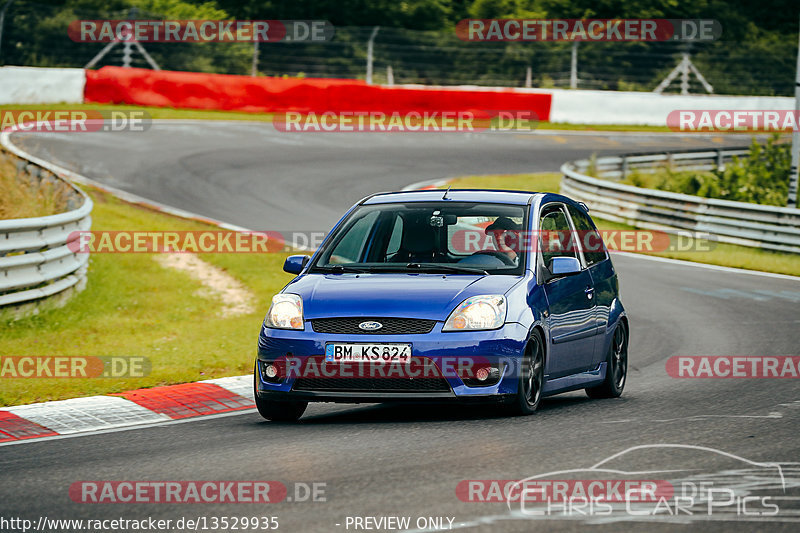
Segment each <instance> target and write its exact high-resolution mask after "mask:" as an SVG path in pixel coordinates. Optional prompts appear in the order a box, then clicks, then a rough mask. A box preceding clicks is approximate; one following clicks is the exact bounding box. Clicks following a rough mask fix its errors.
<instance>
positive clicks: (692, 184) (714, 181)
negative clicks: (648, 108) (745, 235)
mask: <svg viewBox="0 0 800 533" xmlns="http://www.w3.org/2000/svg"><path fill="white" fill-rule="evenodd" d="M778 139H779V136H778V135H773V136H772V137H771V138H770V139H768V140H767V143H766V144H765V145H761V144H759V143H758V142H757V141H756V140H755V139H753V142H752V144H751V145H750V153H749V154H748V155H747V156H746V157H743V158H738V157H734V158H733V161H732V162H731V163H729V164H727V165H725V166H724V167H723V168H722V169H718V170H713V171H708V172H698V171H691V170H675V169H673V168H670V167H668V166H665V167H663V168H661V169H659V170H657V171H656V172H653V173H643V172H638V171H637V172H633V173H632V174H631V175H630V176H629V177H628V178H627V179H626V180H625V182H626V183H629V184H630V185H634V186H636V187H646V188H649V189H658V190H662V191H670V192H678V193H683V194H691V195H692V196H702V197H704V198H719V199H721V200H732V201H735V202H748V203H753V204H763V205H777V206H785V205H786V200H787V199H788V194H789V168H790V166H791V145H790V144H788V143H779V142H778Z"/></svg>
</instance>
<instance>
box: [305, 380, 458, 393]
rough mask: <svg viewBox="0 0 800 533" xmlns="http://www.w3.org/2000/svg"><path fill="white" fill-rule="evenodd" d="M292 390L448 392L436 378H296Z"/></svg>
mask: <svg viewBox="0 0 800 533" xmlns="http://www.w3.org/2000/svg"><path fill="white" fill-rule="evenodd" d="M292 390H297V391H299V390H303V391H329V392H333V391H336V392H450V386H449V385H448V384H447V380H446V379H444V378H442V377H438V378H416V379H411V378H297V380H296V381H295V382H294V387H293V388H292Z"/></svg>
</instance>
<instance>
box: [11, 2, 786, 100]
mask: <svg viewBox="0 0 800 533" xmlns="http://www.w3.org/2000/svg"><path fill="white" fill-rule="evenodd" d="M123 18H125V19H130V18H134V19H165V18H167V17H164V16H163V15H159V14H157V13H144V12H141V11H133V12H131V11H122V12H120V11H116V12H113V11H109V12H103V13H101V12H81V11H80V10H75V9H70V10H65V9H64V8H62V7H58V6H45V5H38V4H34V3H29V2H15V3H13V4H11V6H10V7H9V9H8V12H7V13H6V17H5V28H4V31H3V34H2V44H0V63H2V64H6V65H32V66H63V67H84V66H86V65H87V64H88V63H89V62H90V61H91V60H92V59H93V58H94V57H95V56H96V55H97V54H98V53H99V52H100V51H101V50H102V49H103V47H104V46H105V45H104V44H103V43H78V42H74V41H72V40H71V39H70V38H69V37H68V35H67V27H68V25H69V23H70V22H72V21H74V20H76V19H92V20H99V19H123ZM373 31H374V28H373V27H341V26H340V27H337V28H336V30H335V35H334V37H333V39H332V40H330V41H327V42H322V43H319V42H317V43H310V42H309V43H304V42H277V43H260V44H259V46H258V47H255V46H254V45H253V44H250V43H202V44H194V43H142V45H143V46H144V48H145V49H146V51H147V52H148V53H149V54H150V56H152V58H153V60H154V61H155V62H156V63H157V64H158V65H159V66H160V68H162V69H165V70H182V71H197V72H215V73H226V74H251V73H253V72H255V73H256V74H257V75H268V76H290V77H326V78H328V77H333V78H350V79H364V78H365V77H366V75H367V56H368V53H367V50H368V42H369V40H370V36H371V35H372V33H373ZM795 45H796V43H794V42H791V40H787V41H786V42H783V41H776V42H770V44H769V46H765V45H764V44H763V42H759V41H725V40H720V41H715V42H710V43H691V44H689V43H680V42H653V43H645V42H628V43H621V42H599V43H598V42H584V43H580V44H577V45H574V44H573V43H567V42H535V43H534V42H528V43H522V42H509V43H490V42H466V41H462V40H460V39H459V38H458V37H457V36H456V34H455V32H447V31H438V32H433V31H415V30H407V29H399V28H388V27H381V28H379V30H378V32H377V34H376V35H375V39H374V44H373V62H372V64H373V72H374V74H373V81H374V82H375V83H398V84H399V83H419V84H426V85H462V84H468V85H482V86H500V87H524V86H532V87H542V88H554V87H565V88H568V87H573V88H579V89H605V90H633V91H653V90H654V89H655V88H656V87H657V86H658V85H659V83H660V82H661V81H662V80H663V79H664V78H666V77H667V76H668V75H669V74H670V72H671V71H672V70H673V69H675V68H676V67H677V66H678V65H679V64H680V63H681V60H682V58H683V57H684V54H689V58H690V59H691V62H692V64H693V65H694V66H695V67H696V68H697V70H698V71H699V72H700V73H701V74H702V76H703V77H704V78H705V79H706V80H707V81H708V83H709V84H710V85H711V86H712V87H713V91H714V93H717V94H740V95H756V94H758V95H785V96H789V95H791V94H793V90H794V81H793V77H794V66H795V59H796V57H795V54H796V49H795ZM254 55H255V58H254ZM254 59H255V61H254ZM125 62H127V63H128V64H129V65H130V66H134V67H142V68H150V65H149V64H148V62H147V61H146V59H145V57H144V56H143V55H142V54H141V53H138V52H137V51H136V50H135V49H134V50H133V51H131V50H130V49H128V50H126V47H124V46H116V47H114V48H112V49H111V50H110V51H109V52H108V53H107V54H106V55H105V56H103V57H102V59H101V60H99V61H98V62H97V63H96V64H95V65H93V67H95V68H99V67H101V66H104V65H122V64H123V63H125ZM254 67H255V69H254ZM687 81H688V86H687V87H686V89H688V91H689V92H691V93H705V92H707V89H706V88H705V87H704V86H703V84H702V83H701V82H700V80H699V79H698V78H697V77H696V76H695V75H690V76H689V77H688V80H687ZM679 82H680V77H678V79H677V80H676V82H674V83H672V84H671V85H670V86H669V87H668V88H667V89H666V90H665V91H664V92H678V91H680V89H681V87H680V83H679Z"/></svg>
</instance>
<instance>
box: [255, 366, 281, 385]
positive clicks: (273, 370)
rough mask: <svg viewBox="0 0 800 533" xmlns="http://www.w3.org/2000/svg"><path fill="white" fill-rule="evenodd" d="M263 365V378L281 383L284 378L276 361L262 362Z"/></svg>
mask: <svg viewBox="0 0 800 533" xmlns="http://www.w3.org/2000/svg"><path fill="white" fill-rule="evenodd" d="M260 365H261V378H262V379H263V380H264V381H266V382H268V383H279V382H280V381H281V380H282V379H283V378H282V377H281V370H280V368H279V367H278V365H276V364H275V363H267V362H262V363H260Z"/></svg>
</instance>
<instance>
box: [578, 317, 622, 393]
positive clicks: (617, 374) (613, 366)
mask: <svg viewBox="0 0 800 533" xmlns="http://www.w3.org/2000/svg"><path fill="white" fill-rule="evenodd" d="M606 363H607V364H606V379H605V380H604V381H603V383H602V384H600V385H599V386H597V387H592V388H590V389H586V394H587V395H588V396H589V398H619V396H620V395H621V394H622V389H624V388H625V383H626V382H627V380H628V330H627V328H626V327H625V323H624V322H622V321H620V323H619V324H617V327H616V329H615V330H614V336H613V337H612V338H611V346H609V348H608V355H607V356H606Z"/></svg>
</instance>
